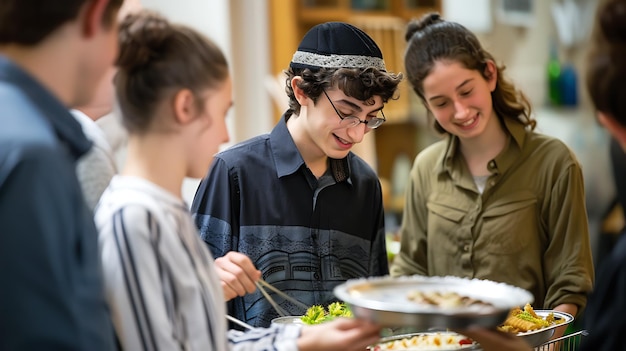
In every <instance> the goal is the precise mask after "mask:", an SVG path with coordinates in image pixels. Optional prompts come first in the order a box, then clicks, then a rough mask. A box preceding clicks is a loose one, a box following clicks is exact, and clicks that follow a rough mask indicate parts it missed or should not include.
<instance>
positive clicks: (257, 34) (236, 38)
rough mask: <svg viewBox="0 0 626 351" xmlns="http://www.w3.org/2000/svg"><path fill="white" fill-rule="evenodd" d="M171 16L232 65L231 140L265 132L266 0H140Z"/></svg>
mask: <svg viewBox="0 0 626 351" xmlns="http://www.w3.org/2000/svg"><path fill="white" fill-rule="evenodd" d="M141 1H142V4H143V6H144V7H145V8H148V9H152V10H156V11H159V12H160V13H161V14H163V15H165V16H166V17H167V18H168V19H170V20H171V21H174V22H179V23H184V24H186V25H188V26H191V27H193V28H195V29H197V30H199V31H200V32H202V33H204V34H205V35H206V36H208V37H209V38H211V39H212V40H214V41H215V42H216V43H217V44H218V45H219V46H220V48H222V50H223V51H224V53H225V55H226V58H227V59H228V62H229V63H230V65H231V74H232V76H233V81H234V94H233V95H234V101H235V105H234V106H233V109H232V110H231V111H230V115H229V117H228V119H227V124H228V128H229V132H230V137H231V142H230V143H229V144H227V145H225V146H224V147H227V146H229V145H232V144H233V143H236V142H238V141H242V140H245V139H248V138H250V137H252V136H255V135H258V134H260V133H264V132H267V131H269V130H270V129H271V127H272V125H273V116H272V113H273V111H272V105H271V99H270V97H269V94H268V93H267V92H266V90H265V85H264V81H265V77H267V75H268V74H269V72H270V68H269V38H268V34H267V27H268V26H267V10H266V8H267V6H266V1H265V0H232V1H229V0H141ZM197 184H198V180H191V179H189V180H187V181H186V182H185V184H184V185H183V197H184V198H185V200H186V201H187V202H188V203H191V200H192V199H193V195H194V193H195V190H196V187H197Z"/></svg>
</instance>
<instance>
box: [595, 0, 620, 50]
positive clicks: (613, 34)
mask: <svg viewBox="0 0 626 351" xmlns="http://www.w3.org/2000/svg"><path fill="white" fill-rule="evenodd" d="M599 17H600V18H599V24H600V30H602V32H603V34H604V37H605V38H606V40H607V41H608V42H609V43H612V44H626V2H624V1H616V0H612V1H609V2H607V3H606V5H605V6H604V8H602V10H601V12H600V14H599Z"/></svg>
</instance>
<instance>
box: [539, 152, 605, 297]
mask: <svg viewBox="0 0 626 351" xmlns="http://www.w3.org/2000/svg"><path fill="white" fill-rule="evenodd" d="M583 184H584V183H583V176H582V170H581V169H580V167H579V166H578V164H577V163H572V164H571V165H570V166H568V167H566V168H565V169H564V171H563V173H562V174H561V175H560V177H559V179H558V180H557V181H556V183H555V184H554V186H553V188H552V192H551V194H550V195H551V196H550V206H549V213H548V215H547V219H546V222H547V225H548V228H549V229H548V233H549V235H550V236H551V238H550V240H549V245H548V248H547V250H546V252H545V257H544V262H545V263H544V270H545V277H546V286H547V294H546V301H545V305H546V306H549V307H550V308H554V307H556V306H557V305H560V304H563V303H571V304H575V305H578V307H579V308H580V309H583V308H584V307H585V305H586V301H587V294H588V293H589V292H591V289H592V284H593V275H594V270H593V262H592V257H591V246H590V242H589V227H588V223H587V211H586V208H585V194H584V185H583ZM544 218H545V217H544Z"/></svg>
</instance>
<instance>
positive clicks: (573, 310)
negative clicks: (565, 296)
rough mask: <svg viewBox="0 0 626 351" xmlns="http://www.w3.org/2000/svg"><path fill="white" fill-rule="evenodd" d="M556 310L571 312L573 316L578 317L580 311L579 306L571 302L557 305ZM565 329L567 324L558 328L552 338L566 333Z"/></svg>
mask: <svg viewBox="0 0 626 351" xmlns="http://www.w3.org/2000/svg"><path fill="white" fill-rule="evenodd" d="M554 310H555V311H559V312H565V313H569V314H571V315H572V316H574V317H576V314H577V313H578V306H576V305H574V304H571V303H564V304H560V305H558V306H556V307H555V308H554ZM565 329H567V326H566V325H565V326H561V327H558V328H556V329H555V331H554V335H553V336H552V339H556V338H560V337H561V336H563V334H565Z"/></svg>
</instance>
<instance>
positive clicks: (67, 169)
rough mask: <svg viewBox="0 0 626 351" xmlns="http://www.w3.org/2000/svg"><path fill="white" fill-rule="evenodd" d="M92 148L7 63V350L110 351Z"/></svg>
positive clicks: (3, 167) (0, 192)
mask: <svg viewBox="0 0 626 351" xmlns="http://www.w3.org/2000/svg"><path fill="white" fill-rule="evenodd" d="M90 147H91V143H90V142H89V141H88V140H87V139H86V137H85V136H84V134H83V132H82V129H81V127H80V125H79V123H78V122H77V121H76V120H75V119H74V118H73V117H72V115H71V114H70V113H69V112H68V110H67V108H66V107H64V106H63V105H62V104H61V102H60V101H58V100H57V99H56V98H55V97H54V96H53V95H52V94H51V93H50V92H49V91H47V90H46V89H45V88H44V87H43V86H41V85H40V84H39V83H38V82H37V81H35V80H34V79H33V78H32V77H31V76H29V75H28V74H27V73H26V72H24V71H23V70H21V69H20V68H19V67H18V66H16V65H15V64H14V63H12V62H10V61H9V60H7V59H6V58H4V57H2V56H0V281H1V282H2V283H1V284H2V287H1V288H0V350H20V351H25V350H110V349H112V348H113V331H112V328H111V321H110V318H109V317H108V311H107V307H106V303H105V299H104V293H103V291H104V290H103V285H102V284H103V283H102V277H101V269H100V260H99V256H98V248H97V244H98V243H97V233H96V229H95V226H94V223H93V217H92V214H91V213H90V211H89V210H88V209H87V207H86V205H85V203H84V200H83V196H82V193H81V190H80V186H79V183H78V179H77V178H76V171H75V163H76V160H77V159H78V158H79V157H80V156H81V155H83V154H84V153H85V152H87V151H88V150H89V148H90Z"/></svg>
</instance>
